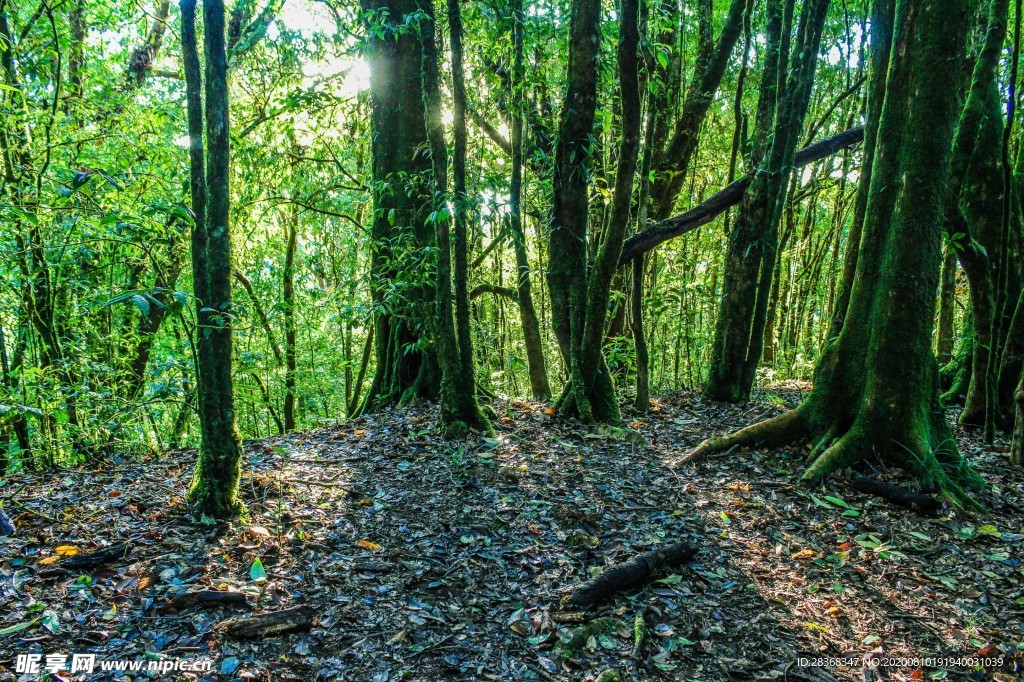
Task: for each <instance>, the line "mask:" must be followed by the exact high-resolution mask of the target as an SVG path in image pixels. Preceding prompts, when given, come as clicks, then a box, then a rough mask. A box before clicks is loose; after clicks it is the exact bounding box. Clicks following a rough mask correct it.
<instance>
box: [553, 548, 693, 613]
mask: <svg viewBox="0 0 1024 682" xmlns="http://www.w3.org/2000/svg"><path fill="white" fill-rule="evenodd" d="M696 553H697V548H696V547H694V546H693V545H689V544H686V543H685V542H678V543H676V544H674V545H669V546H668V547H665V548H664V549H654V550H651V551H649V552H644V553H643V554H639V555H637V556H635V557H633V558H632V559H630V560H629V561H626V562H625V563H621V564H617V565H615V566H612V567H610V568H608V569H607V570H606V571H604V572H603V573H602V574H601V575H599V576H597V577H596V578H594V579H593V580H591V581H590V582H587V583H584V584H583V585H580V586H579V587H577V588H575V589H574V590H573V591H572V593H571V594H570V596H569V601H570V602H571V603H572V604H573V605H574V606H579V607H587V606H593V605H594V604H597V603H599V602H602V601H604V600H605V599H607V598H608V597H611V596H612V595H614V594H616V593H617V592H624V591H626V590H631V589H633V588H635V587H639V586H641V585H643V584H644V583H646V582H647V581H648V580H650V579H651V577H652V576H653V575H654V573H655V572H656V571H657V570H659V569H661V568H665V567H673V566H679V565H681V564H684V563H686V562H687V561H689V560H690V559H692V558H693V556H694V555H695V554H696Z"/></svg>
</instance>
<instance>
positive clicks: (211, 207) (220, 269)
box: [181, 0, 242, 519]
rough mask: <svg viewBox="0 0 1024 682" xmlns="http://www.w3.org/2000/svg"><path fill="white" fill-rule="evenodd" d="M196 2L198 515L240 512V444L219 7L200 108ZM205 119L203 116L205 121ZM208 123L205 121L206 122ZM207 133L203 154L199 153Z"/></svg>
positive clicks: (207, 11) (187, 43)
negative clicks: (233, 371) (233, 374)
mask: <svg viewBox="0 0 1024 682" xmlns="http://www.w3.org/2000/svg"><path fill="white" fill-rule="evenodd" d="M195 9H196V3H195V0H182V2H181V14H182V53H183V56H184V64H185V79H186V97H187V100H188V128H189V141H190V145H189V162H190V167H191V168H190V181H191V191H192V212H193V217H194V220H195V224H194V226H193V229H192V278H193V282H194V287H195V298H196V305H197V306H198V308H199V311H198V320H199V329H198V337H199V338H198V339H197V344H196V345H197V356H198V357H197V361H198V374H199V383H198V388H199V422H200V426H201V428H202V444H201V446H200V449H199V459H198V461H197V462H196V468H195V472H194V473H193V476H192V485H191V488H190V489H189V500H190V501H191V502H192V503H193V504H195V506H196V509H197V511H198V512H200V513H201V514H205V515H207V516H211V517H213V518H221V519H223V518H230V517H232V516H235V515H236V514H238V513H239V512H240V511H241V509H242V504H241V502H240V501H239V499H238V480H239V477H240V475H241V458H242V442H241V438H240V436H239V434H238V430H237V429H236V427H235V411H234V410H235V407H234V386H233V383H232V378H231V337H232V332H231V326H232V325H231V322H232V318H233V315H234V311H233V310H232V307H231V232H230V229H229V222H228V217H229V213H230V203H229V196H230V195H229V187H228V176H229V171H230V165H229V164H230V157H229V132H230V127H229V122H228V91H227V55H226V53H225V43H224V3H223V1H222V0H204V1H203V25H204V33H203V37H204V47H205V56H206V59H205V63H206V68H205V72H206V73H205V86H206V87H205V93H204V94H205V106H204V102H203V95H202V94H201V93H200V87H201V86H200V83H201V81H202V79H203V74H202V70H201V68H200V65H199V56H198V53H197V50H196V27H195V14H196V12H195ZM204 114H205V117H204ZM204 118H205V120H204ZM204 129H205V143H206V144H205V152H204Z"/></svg>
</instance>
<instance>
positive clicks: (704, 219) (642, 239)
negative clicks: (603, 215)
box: [619, 126, 864, 266]
mask: <svg viewBox="0 0 1024 682" xmlns="http://www.w3.org/2000/svg"><path fill="white" fill-rule="evenodd" d="M863 139H864V126H856V127H854V128H850V129H849V130H844V131H843V132H841V133H837V134H835V135H833V136H832V137H827V138H825V139H824V140H821V141H819V142H815V143H814V144H811V145H808V146H806V147H804V148H803V149H801V150H800V151H799V152H797V155H796V160H795V162H794V164H793V165H794V167H795V168H800V167H801V166H806V165H807V164H809V163H814V162H815V161H820V160H822V159H824V158H826V157H828V156H832V155H833V154H835V153H836V152H838V151H841V150H843V149H847V148H849V147H852V146H853V145H855V144H857V143H858V142H860V141H861V140H863ZM749 185H750V175H747V176H746V177H743V178H740V179H739V180H737V181H735V182H733V183H732V184H730V185H726V186H725V187H724V188H723V189H721V190H719V191H718V192H716V193H715V194H713V195H712V196H711V197H710V198H709V199H707V200H705V201H704V202H703V203H701V204H700V205H699V206H695V207H694V208H691V209H690V210H689V211H687V212H686V213H682V214H680V215H677V216H673V217H672V218H666V219H665V220H662V221H661V222H660V223H657V224H655V225H654V226H653V227H650V228H648V229H646V230H644V231H643V232H638V233H637V234H635V235H633V236H632V237H630V238H629V239H627V240H626V241H625V243H623V245H622V255H621V256H620V257H619V265H620V266H622V265H625V264H626V263H628V262H630V261H631V260H633V259H634V258H636V257H638V256H642V255H643V254H645V253H647V252H648V251H650V250H651V249H653V248H654V247H655V246H657V245H658V244H661V243H662V242H667V241H668V240H669V239H672V238H674V237H678V236H679V235H682V234H686V233H687V232H692V231H693V230H696V229H697V228H698V227H700V226H701V225H706V224H707V223H710V222H711V221H712V220H714V219H715V218H717V217H718V216H719V215H721V214H722V213H724V212H725V211H726V210H727V209H729V208H730V207H732V206H735V205H736V204H738V203H740V200H741V199H742V198H743V194H744V193H745V192H746V191H747V187H748V186H749Z"/></svg>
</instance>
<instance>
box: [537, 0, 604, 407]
mask: <svg viewBox="0 0 1024 682" xmlns="http://www.w3.org/2000/svg"><path fill="white" fill-rule="evenodd" d="M600 29H601V3H600V2H599V0H573V2H572V17H571V20H570V26H569V57H568V68H567V72H566V73H567V77H566V81H567V82H566V90H565V99H564V101H563V104H562V113H561V118H560V120H559V125H558V141H557V144H556V147H555V169H554V178H553V181H552V188H553V192H554V209H553V214H552V225H551V231H550V234H549V237H548V270H547V279H548V289H549V291H550V294H551V322H552V327H553V329H554V332H555V338H556V340H557V341H558V345H559V350H560V351H561V353H562V358H563V360H564V362H565V366H566V368H567V369H568V370H569V387H568V388H567V390H566V393H564V394H563V400H562V401H561V403H562V404H566V403H567V402H568V403H569V404H566V405H565V407H566V409H565V411H566V413H571V412H575V413H577V414H578V416H580V418H581V419H583V420H592V419H594V418H595V414H594V412H595V411H596V412H597V413H598V415H597V418H598V419H610V420H617V419H618V406H617V405H615V400H614V394H613V392H612V391H611V387H610V386H611V380H610V377H608V374H607V372H604V373H602V374H600V378H601V382H602V386H603V387H604V388H605V389H606V390H605V391H604V394H603V395H602V396H601V398H602V399H601V400H600V401H598V405H597V407H596V408H595V407H594V406H592V405H591V400H590V396H587V395H586V392H585V388H584V387H585V386H586V382H585V381H584V377H583V371H584V370H583V366H582V351H583V339H584V334H585V329H584V326H585V322H586V306H587V267H586V261H587V216H588V214H589V210H588V209H589V198H588V196H587V193H588V184H589V175H590V160H591V154H592V152H593V149H592V145H593V128H594V116H595V112H596V110H597V80H598V73H597V59H598V52H599V49H600V43H601V36H600ZM565 397H568V398H569V400H568V401H566V400H565V399H564V398H565ZM609 398H610V400H609ZM576 402H579V405H575V403H576Z"/></svg>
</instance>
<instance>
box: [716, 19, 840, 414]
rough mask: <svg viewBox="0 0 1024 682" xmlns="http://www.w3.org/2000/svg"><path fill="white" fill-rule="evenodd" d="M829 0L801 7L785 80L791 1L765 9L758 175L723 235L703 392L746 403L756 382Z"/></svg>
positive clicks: (757, 130)
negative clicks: (785, 205)
mask: <svg viewBox="0 0 1024 682" xmlns="http://www.w3.org/2000/svg"><path fill="white" fill-rule="evenodd" d="M828 6H829V2H828V0H807V1H805V2H804V3H803V5H802V7H801V13H800V22H799V28H798V30H797V42H796V45H795V49H794V51H793V60H792V64H791V66H790V68H789V70H788V73H789V79H788V81H787V82H786V83H785V84H783V83H782V79H783V75H784V72H783V69H782V67H783V65H785V64H786V63H787V62H788V61H789V52H790V32H791V25H792V16H793V11H794V2H793V0H788V1H787V2H781V1H778V0H773V1H770V2H769V3H768V31H767V33H768V45H767V51H766V56H765V66H764V74H763V75H762V77H761V94H760V99H759V101H758V110H757V117H756V121H755V126H754V127H755V130H754V141H753V151H752V153H751V165H752V166H753V167H754V168H756V169H757V171H756V172H755V173H754V176H753V180H752V181H751V187H750V189H748V190H747V192H746V194H745V195H744V197H743V202H742V203H741V205H740V210H739V214H738V215H737V217H736V222H735V224H734V225H733V227H732V233H731V234H730V235H729V247H728V253H727V254H726V260H725V274H724V284H723V292H722V299H721V302H720V305H719V309H718V322H717V324H716V327H715V341H714V346H713V348H712V356H711V372H710V376H709V377H708V382H707V387H706V390H705V393H706V394H707V395H708V396H709V397H710V398H713V399H715V400H727V401H735V400H744V399H747V398H749V397H750V391H751V389H752V388H753V385H754V379H755V378H756V370H757V365H758V363H759V362H760V360H761V351H762V349H763V347H764V329H765V321H766V319H767V312H768V300H769V297H770V294H771V286H772V276H773V274H774V272H775V262H776V251H777V249H778V247H779V222H780V221H781V220H782V208H783V202H784V201H785V197H786V188H787V186H788V185H789V177H790V175H791V173H792V170H791V169H792V168H793V166H794V160H795V157H796V147H797V142H798V139H799V135H800V132H801V130H802V129H803V123H804V118H805V117H806V115H807V109H808V106H809V105H810V100H811V91H812V89H813V87H814V73H815V69H816V66H817V62H818V51H819V46H820V44H821V34H822V30H823V29H824V24H825V17H826V14H827V12H828Z"/></svg>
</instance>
